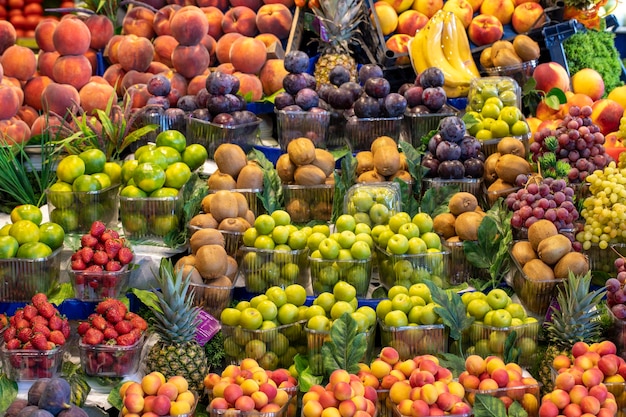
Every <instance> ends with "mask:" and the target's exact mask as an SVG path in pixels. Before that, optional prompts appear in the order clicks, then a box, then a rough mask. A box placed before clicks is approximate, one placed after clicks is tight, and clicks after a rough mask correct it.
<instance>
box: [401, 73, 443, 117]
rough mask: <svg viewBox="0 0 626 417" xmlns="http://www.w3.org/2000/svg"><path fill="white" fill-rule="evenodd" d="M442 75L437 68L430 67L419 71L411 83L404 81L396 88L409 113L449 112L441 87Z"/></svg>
mask: <svg viewBox="0 0 626 417" xmlns="http://www.w3.org/2000/svg"><path fill="white" fill-rule="evenodd" d="M443 83H444V76H443V72H441V70H440V69H439V68H435V67H431V68H427V69H426V70H424V71H423V72H422V73H420V74H419V75H418V76H417V77H416V78H415V82H413V83H405V84H403V85H402V86H400V88H399V89H398V94H402V95H403V96H404V98H405V100H406V104H407V111H408V112H409V113H411V114H429V113H449V112H451V111H452V109H451V108H450V106H448V105H447V104H446V101H447V99H448V97H447V95H446V91H445V90H444V89H443Z"/></svg>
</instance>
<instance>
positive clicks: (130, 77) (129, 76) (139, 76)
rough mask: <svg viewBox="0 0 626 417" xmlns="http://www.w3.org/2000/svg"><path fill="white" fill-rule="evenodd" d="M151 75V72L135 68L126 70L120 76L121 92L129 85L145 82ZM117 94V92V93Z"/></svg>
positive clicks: (143, 83)
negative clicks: (122, 75)
mask: <svg viewBox="0 0 626 417" xmlns="http://www.w3.org/2000/svg"><path fill="white" fill-rule="evenodd" d="M151 77H152V74H149V73H146V72H137V71H135V70H132V71H128V72H127V73H126V74H124V78H122V82H121V89H122V92H125V91H127V90H128V89H129V88H130V87H131V86H137V85H144V86H145V84H147V82H148V80H149V79H150V78H151ZM118 95H119V94H118Z"/></svg>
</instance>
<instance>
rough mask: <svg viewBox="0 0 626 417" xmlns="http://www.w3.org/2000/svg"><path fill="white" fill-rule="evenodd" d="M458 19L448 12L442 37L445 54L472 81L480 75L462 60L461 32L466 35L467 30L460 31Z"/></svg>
mask: <svg viewBox="0 0 626 417" xmlns="http://www.w3.org/2000/svg"><path fill="white" fill-rule="evenodd" d="M458 19H459V18H458V17H457V16H456V15H455V14H454V13H452V12H446V15H445V17H444V23H443V30H442V36H441V46H442V48H443V54H444V56H445V57H446V58H447V59H448V62H450V64H451V65H452V66H453V67H454V68H455V69H457V70H459V71H462V72H464V73H466V74H467V75H468V77H469V78H470V79H472V78H476V77H478V76H479V75H478V74H475V73H474V72H472V71H471V69H470V68H469V67H468V66H466V64H465V62H463V60H462V59H461V52H460V45H459V36H460V35H461V32H462V34H463V35H464V34H465V30H464V29H462V30H459V27H458V26H457V23H458V22H457V21H458ZM468 47H469V44H468ZM470 56H471V54H470ZM472 61H473V60H472Z"/></svg>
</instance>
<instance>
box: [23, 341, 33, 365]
mask: <svg viewBox="0 0 626 417" xmlns="http://www.w3.org/2000/svg"><path fill="white" fill-rule="evenodd" d="M22 349H33V344H32V343H31V341H30V340H29V341H28V342H26V343H24V344H23V345H22ZM33 360H34V359H31V361H33ZM31 363H32V362H31ZM29 366H32V365H29Z"/></svg>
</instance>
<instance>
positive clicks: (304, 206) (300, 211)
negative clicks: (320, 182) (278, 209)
mask: <svg viewBox="0 0 626 417" xmlns="http://www.w3.org/2000/svg"><path fill="white" fill-rule="evenodd" d="M285 211H287V213H289V215H290V216H291V221H292V222H295V223H303V222H308V221H309V220H310V219H311V207H310V206H309V203H307V202H306V201H305V200H303V199H300V198H295V199H293V200H291V201H290V202H289V204H287V206H286V207H285Z"/></svg>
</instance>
